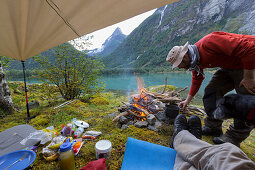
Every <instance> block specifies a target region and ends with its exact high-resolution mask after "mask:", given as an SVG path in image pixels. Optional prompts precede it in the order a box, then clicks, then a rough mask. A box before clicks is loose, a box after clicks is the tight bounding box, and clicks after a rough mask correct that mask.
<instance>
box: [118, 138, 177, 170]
mask: <svg viewBox="0 0 255 170" xmlns="http://www.w3.org/2000/svg"><path fill="white" fill-rule="evenodd" d="M175 156H176V151H175V150H174V149H171V148H168V147H165V146H161V145H157V144H153V143H149V142H145V141H141V140H137V139H133V138H130V137H129V138H128V140H127V145H126V150H125V154H124V158H123V162H122V166H121V170H170V169H173V168H174V162H175Z"/></svg>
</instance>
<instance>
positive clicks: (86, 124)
mask: <svg viewBox="0 0 255 170" xmlns="http://www.w3.org/2000/svg"><path fill="white" fill-rule="evenodd" d="M74 124H75V125H76V126H79V127H82V128H88V127H89V124H88V123H86V122H84V121H82V120H76V121H75V122H74Z"/></svg>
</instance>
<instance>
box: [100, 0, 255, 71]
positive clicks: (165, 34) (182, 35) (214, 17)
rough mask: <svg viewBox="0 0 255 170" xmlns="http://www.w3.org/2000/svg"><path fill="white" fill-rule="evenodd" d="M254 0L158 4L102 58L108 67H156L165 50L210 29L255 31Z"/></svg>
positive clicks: (161, 63)
mask: <svg viewBox="0 0 255 170" xmlns="http://www.w3.org/2000/svg"><path fill="white" fill-rule="evenodd" d="M254 25H255V1H254V0H238V1H237V0H180V1H179V2H176V3H173V4H170V5H167V6H164V7H161V8H159V9H157V10H156V11H155V13H154V14H153V15H151V16H150V17H149V18H147V19H146V20H145V21H144V22H143V23H142V24H141V25H140V26H139V27H137V28H136V29H135V30H134V31H133V32H132V33H131V34H130V35H129V36H128V37H127V38H126V39H125V40H124V42H123V43H122V44H121V45H120V46H119V47H118V48H116V50H114V51H113V52H112V53H111V54H110V55H108V56H106V57H104V59H103V61H104V63H105V65H106V66H107V67H110V68H157V67H167V66H169V65H168V64H167V63H166V62H165V58H166V55H167V53H168V51H169V50H170V49H171V48H172V47H173V46H175V45H182V44H184V43H185V42H186V41H189V42H190V43H191V44H192V43H195V42H196V41H198V40H199V39H200V38H202V37H203V36H204V35H206V34H208V33H211V32H213V31H227V32H233V33H241V34H250V35H255V27H254Z"/></svg>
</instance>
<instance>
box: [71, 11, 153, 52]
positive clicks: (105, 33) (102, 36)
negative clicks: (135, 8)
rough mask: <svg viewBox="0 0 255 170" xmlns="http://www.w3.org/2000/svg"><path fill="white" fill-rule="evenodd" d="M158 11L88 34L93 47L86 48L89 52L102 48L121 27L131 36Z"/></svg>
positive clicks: (124, 32) (123, 31)
mask: <svg viewBox="0 0 255 170" xmlns="http://www.w3.org/2000/svg"><path fill="white" fill-rule="evenodd" d="M155 11H156V9H153V10H151V11H148V12H145V13H142V14H140V15H137V16H134V17H132V18H130V19H127V20H125V21H122V22H119V23H117V24H114V25H112V26H109V27H106V28H103V29H101V30H98V31H95V32H93V33H91V34H88V35H86V36H93V38H92V39H91V40H90V42H91V43H92V44H91V45H89V46H88V45H86V48H87V49H88V50H92V49H95V48H100V47H101V46H102V44H103V43H104V41H105V40H106V39H107V38H108V37H109V36H111V34H112V33H113V32H114V30H115V29H116V28H117V27H119V28H120V29H121V31H122V33H123V34H125V35H128V34H130V33H131V32H132V31H133V30H134V29H135V28H136V27H138V26H139V25H140V24H141V23H142V22H143V21H144V20H145V19H146V18H148V17H149V16H150V15H152V14H153V13H154V12H155ZM83 38H84V37H81V38H79V39H78V40H77V39H76V40H75V41H76V42H77V41H80V40H81V39H83Z"/></svg>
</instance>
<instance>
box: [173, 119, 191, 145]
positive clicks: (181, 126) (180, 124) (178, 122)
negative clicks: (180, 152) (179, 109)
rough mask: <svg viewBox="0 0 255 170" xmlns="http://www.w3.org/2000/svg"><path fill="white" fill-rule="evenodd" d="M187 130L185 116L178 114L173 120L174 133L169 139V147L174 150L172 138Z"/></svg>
mask: <svg viewBox="0 0 255 170" xmlns="http://www.w3.org/2000/svg"><path fill="white" fill-rule="evenodd" d="M187 129H188V122H187V119H186V116H185V115H183V114H179V115H178V116H177V117H176V118H175V120H174V133H173V135H172V137H171V139H170V147H171V148H174V138H175V136H176V135H177V134H178V133H179V132H180V131H182V130H187Z"/></svg>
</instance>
